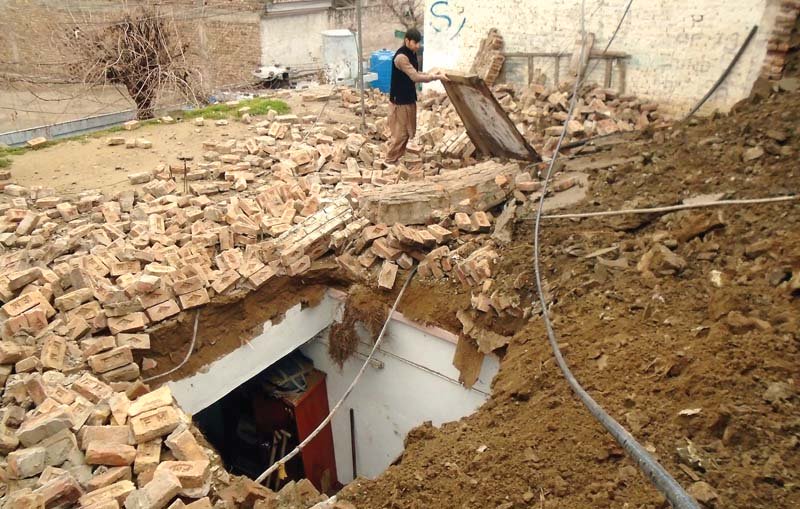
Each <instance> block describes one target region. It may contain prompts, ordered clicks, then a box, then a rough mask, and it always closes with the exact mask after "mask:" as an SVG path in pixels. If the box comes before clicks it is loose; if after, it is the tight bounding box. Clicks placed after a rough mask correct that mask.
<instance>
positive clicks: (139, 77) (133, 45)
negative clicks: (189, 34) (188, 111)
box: [62, 5, 204, 118]
mask: <svg viewBox="0 0 800 509" xmlns="http://www.w3.org/2000/svg"><path fill="white" fill-rule="evenodd" d="M62 34H63V44H64V45H65V46H66V47H67V48H68V50H69V52H70V53H71V54H72V55H73V56H74V57H75V61H74V63H73V64H71V65H70V71H71V73H72V74H73V76H77V77H78V79H79V80H80V81H81V82H82V83H83V84H84V85H86V86H87V87H95V86H100V85H106V84H113V85H122V86H124V87H125V89H126V90H127V92H128V94H129V95H130V97H131V99H133V101H134V102H135V103H136V111H137V118H150V117H152V116H153V110H154V107H155V103H156V99H157V98H158V94H159V93H160V92H163V91H164V90H166V89H170V90H174V91H177V92H178V93H179V94H181V95H182V96H183V97H184V98H186V99H187V100H189V101H190V102H192V103H194V104H198V103H201V102H203V101H202V98H203V97H204V94H203V92H202V76H201V73H200V71H199V69H197V68H196V67H194V66H192V65H190V64H189V62H188V60H189V59H188V58H187V53H188V49H189V44H188V43H186V42H184V41H183V40H182V39H181V37H180V36H179V35H178V31H177V29H176V27H175V20H174V19H173V17H172V15H171V13H169V12H165V11H161V10H160V9H159V8H158V7H155V6H152V5H150V6H145V7H138V8H135V9H133V10H126V11H124V12H123V13H122V14H121V19H119V20H117V21H112V22H109V23H101V24H99V25H98V24H82V23H80V21H77V22H76V24H75V26H72V27H69V28H66V29H64V30H63V31H62Z"/></svg>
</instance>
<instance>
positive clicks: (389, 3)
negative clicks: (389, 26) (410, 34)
mask: <svg viewBox="0 0 800 509" xmlns="http://www.w3.org/2000/svg"><path fill="white" fill-rule="evenodd" d="M381 3H382V4H383V5H384V6H385V7H386V8H387V9H389V10H390V11H391V12H392V14H393V15H394V17H395V18H397V20H398V21H399V22H400V23H401V24H402V25H403V26H404V27H406V28H407V29H408V28H419V29H420V30H421V29H422V23H423V20H424V16H425V2H424V1H422V0H381Z"/></svg>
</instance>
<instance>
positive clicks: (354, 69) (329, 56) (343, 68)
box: [322, 29, 358, 83]
mask: <svg viewBox="0 0 800 509" xmlns="http://www.w3.org/2000/svg"><path fill="white" fill-rule="evenodd" d="M322 66H323V68H324V70H325V75H326V76H327V77H328V80H329V81H331V82H334V83H339V82H343V81H344V82H346V81H351V80H354V79H355V78H357V77H358V45H357V43H356V34H354V33H353V32H351V31H350V30H343V29H340V30H325V31H323V32H322Z"/></svg>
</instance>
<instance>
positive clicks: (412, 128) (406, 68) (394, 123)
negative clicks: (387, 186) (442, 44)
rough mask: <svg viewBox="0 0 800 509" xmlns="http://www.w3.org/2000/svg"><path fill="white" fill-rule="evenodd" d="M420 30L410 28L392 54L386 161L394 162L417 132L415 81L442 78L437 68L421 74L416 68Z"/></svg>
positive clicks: (444, 78) (417, 65) (424, 81)
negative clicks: (401, 44)
mask: <svg viewBox="0 0 800 509" xmlns="http://www.w3.org/2000/svg"><path fill="white" fill-rule="evenodd" d="M421 42H422V34H420V33H419V30H417V29H416V28H411V29H409V30H408V31H407V32H406V35H405V37H404V38H403V46H401V47H400V49H398V50H397V53H395V54H394V65H393V66H392V85H391V89H390V90H389V102H390V104H389V128H390V129H391V131H392V138H391V140H390V142H389V151H388V153H387V154H386V162H387V163H390V164H393V163H396V162H397V161H398V160H399V159H400V158H401V157H402V156H403V154H404V153H405V151H406V145H408V141H409V140H410V139H412V138H413V137H414V135H415V134H416V132H417V85H416V84H417V83H429V82H431V81H436V80H446V79H447V78H446V77H445V75H444V74H443V73H441V72H438V71H437V72H432V73H430V74H425V73H421V72H419V62H418V61H417V51H419V48H420V46H421Z"/></svg>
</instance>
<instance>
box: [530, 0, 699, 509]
mask: <svg viewBox="0 0 800 509" xmlns="http://www.w3.org/2000/svg"><path fill="white" fill-rule="evenodd" d="M585 4H586V2H585V0H583V1H582V2H581V35H582V37H583V41H584V42H585V41H586V29H585V17H584V8H585ZM583 48H584V45H583V44H582V45H581V56H580V58H579V60H578V61H582V60H583V53H584V50H583ZM580 82H581V80H580V79H576V80H575V88H574V90H573V93H572V98H571V100H570V107H569V111H568V112H567V118H566V120H565V121H564V129H563V130H562V132H561V135H560V136H559V138H558V143H557V144H556V148H555V151H554V152H553V158H552V159H551V160H550V164H549V166H548V169H547V175H546V176H545V179H544V183H543V186H542V194H543V195H545V194H546V193H547V185H548V184H549V183H550V179H551V178H552V176H553V169H554V167H555V163H556V160H557V159H558V153H559V151H560V150H561V145H562V143H563V142H564V138H565V136H566V133H567V125H568V124H569V121H570V120H571V119H572V116H573V113H574V111H575V105H576V103H577V97H578V87H579V84H580ZM543 211H544V200H540V201H539V208H538V210H537V212H536V224H535V227H534V233H533V244H534V254H533V266H534V273H535V276H536V293H537V295H538V297H539V303H540V304H541V308H542V319H543V321H544V325H545V329H546V331H547V339H548V341H549V342H550V347H551V349H552V351H553V355H554V356H555V359H556V363H557V364H558V367H559V368H560V369H561V372H562V373H563V375H564V377H565V378H566V379H567V383H568V384H569V386H570V387H571V388H572V391H573V392H574V393H575V394H576V395H577V396H578V398H579V399H580V400H581V401H582V402H583V404H584V405H585V406H586V407H587V408H588V409H589V411H590V412H591V414H592V415H593V416H594V417H595V418H596V419H597V420H598V421H599V422H600V423H601V424H602V425H603V427H604V428H605V429H606V430H607V431H608V432H609V433H610V434H611V435H612V436H613V437H614V439H615V440H616V441H617V442H618V443H619V444H620V446H622V448H623V449H625V451H626V452H627V453H628V455H629V456H630V457H631V459H633V460H634V462H635V463H636V464H637V466H638V467H639V469H640V470H641V471H642V472H643V473H644V474H645V475H646V476H647V477H648V479H650V482H651V483H652V484H653V485H654V486H655V487H656V488H657V489H658V490H659V491H660V492H661V493H662V494H663V495H664V496H665V497H666V498H667V500H669V502H670V503H671V504H672V506H673V507H674V508H676V509H700V506H699V505H698V504H697V502H696V501H695V500H694V499H693V498H692V497H691V496H689V494H688V493H686V491H684V489H683V488H682V487H681V485H680V484H678V482H677V481H676V480H675V479H674V478H673V477H672V476H671V475H670V474H669V472H667V471H666V470H665V469H664V467H662V466H661V465H660V464H659V463H658V461H656V459H655V458H653V456H652V455H651V454H650V453H649V452H647V450H646V449H645V448H644V447H642V445H641V444H639V443H638V442H637V441H636V439H635V438H634V437H633V435H631V434H630V433H629V432H628V431H627V430H626V429H625V428H623V427H622V426H621V425H620V424H619V423H618V422H617V421H616V420H614V418H613V417H611V416H610V415H609V414H608V413H607V412H606V411H605V410H604V409H603V408H602V407H601V406H600V405H599V404H598V403H597V402H596V401H595V400H594V399H593V398H592V397H591V396H590V395H589V393H588V392H586V390H585V389H584V388H583V387H582V386H581V384H580V383H579V382H578V380H577V379H576V378H575V376H574V375H573V374H572V371H571V370H570V369H569V366H568V365H567V363H566V361H565V360H564V356H563V355H562V354H561V349H560V348H559V346H558V339H557V338H556V333H555V330H554V329H553V324H552V322H551V320H550V312H549V307H548V304H547V298H546V297H545V295H544V289H543V285H542V274H541V267H540V263H539V261H540V257H541V245H540V231H541V222H542V212H543Z"/></svg>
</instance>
